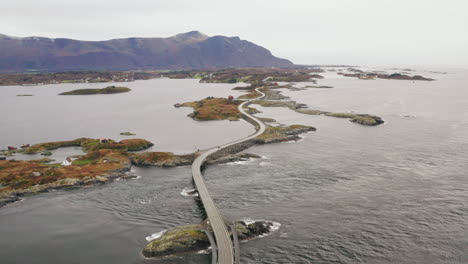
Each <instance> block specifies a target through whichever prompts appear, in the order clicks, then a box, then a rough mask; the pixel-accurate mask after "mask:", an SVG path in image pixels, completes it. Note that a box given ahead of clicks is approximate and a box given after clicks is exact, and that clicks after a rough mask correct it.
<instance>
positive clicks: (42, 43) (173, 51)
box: [0, 31, 293, 72]
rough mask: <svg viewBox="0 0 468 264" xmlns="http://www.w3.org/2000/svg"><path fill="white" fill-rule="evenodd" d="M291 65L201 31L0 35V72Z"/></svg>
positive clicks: (249, 45) (237, 40)
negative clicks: (90, 37) (89, 37)
mask: <svg viewBox="0 0 468 264" xmlns="http://www.w3.org/2000/svg"><path fill="white" fill-rule="evenodd" d="M289 66H293V63H292V62H291V61H289V60H286V59H281V58H277V57H275V56H273V54H272V53H271V52H270V51H269V50H268V49H266V48H264V47H261V46H259V45H256V44H254V43H252V42H249V41H247V40H241V39H240V38H239V37H225V36H221V35H218V36H211V37H210V36H207V35H205V34H203V33H201V32H199V31H190V32H186V33H181V34H177V35H174V36H171V37H167V38H140V37H132V38H120V39H110V40H104V41H83V40H75V39H69V38H44V37H36V36H34V37H24V38H19V37H12V36H8V35H4V34H0V72H22V71H27V70H38V71H70V70H137V69H189V68H190V69H197V68H219V67H289Z"/></svg>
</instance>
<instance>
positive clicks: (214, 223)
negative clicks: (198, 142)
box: [192, 88, 266, 264]
mask: <svg viewBox="0 0 468 264" xmlns="http://www.w3.org/2000/svg"><path fill="white" fill-rule="evenodd" d="M255 90H256V91H257V92H259V93H260V94H262V95H261V96H260V97H257V98H254V99H250V100H246V101H245V102H243V103H242V104H240V105H239V107H238V108H239V111H240V112H241V113H242V114H243V115H244V117H245V118H248V119H250V121H252V122H254V123H256V124H257V125H258V130H257V131H256V132H255V133H254V134H253V135H251V136H249V137H247V138H243V139H240V140H237V141H235V142H231V143H228V144H225V145H222V146H219V147H214V148H211V149H208V150H205V151H204V152H203V153H202V154H201V155H200V156H198V158H197V159H195V161H194V162H193V164H192V175H193V180H194V182H195V185H196V187H197V190H198V194H199V197H200V199H201V201H202V203H203V206H204V207H205V211H206V214H207V216H208V223H209V224H210V225H211V227H212V230H213V233H214V239H213V237H212V236H211V234H208V237H209V238H210V241H211V244H212V251H213V254H212V263H213V264H215V263H218V264H234V263H239V256H240V249H239V241H238V239H237V234H236V230H235V228H234V225H230V224H229V223H227V222H226V221H225V219H224V218H223V215H222V214H221V212H220V211H219V209H218V207H217V206H216V204H215V202H214V200H213V198H212V197H211V195H210V193H209V192H208V188H206V185H205V181H204V180H203V177H202V173H201V167H202V165H203V163H204V162H205V161H206V159H207V158H208V157H209V156H210V155H212V154H214V153H216V152H218V151H221V150H223V149H225V148H227V147H230V146H232V145H235V144H238V143H242V142H244V141H248V140H251V139H253V138H255V137H257V136H259V135H261V134H263V132H264V131H265V129H266V127H265V124H264V123H263V122H262V121H260V120H259V119H257V118H255V117H254V116H252V115H250V114H249V113H247V112H246V111H245V110H244V109H243V107H244V106H245V105H246V104H248V103H249V102H251V101H253V100H257V99H260V98H263V97H264V96H265V94H264V93H262V92H260V91H259V90H258V88H257V89H255ZM228 226H229V228H230V229H231V231H232V234H233V240H234V241H233V240H231V236H230V234H229V231H228Z"/></svg>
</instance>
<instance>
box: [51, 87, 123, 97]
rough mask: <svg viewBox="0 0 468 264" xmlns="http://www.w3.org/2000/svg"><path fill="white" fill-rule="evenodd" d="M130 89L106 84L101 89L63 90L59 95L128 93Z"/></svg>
mask: <svg viewBox="0 0 468 264" xmlns="http://www.w3.org/2000/svg"><path fill="white" fill-rule="evenodd" d="M130 91H131V89H130V88H127V87H115V86H107V87H106V88H102V89H77V90H73V91H69V92H64V93H61V94H59V95H90V94H118V93H128V92H130Z"/></svg>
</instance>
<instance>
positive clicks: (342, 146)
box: [0, 72, 468, 264]
mask: <svg viewBox="0 0 468 264" xmlns="http://www.w3.org/2000/svg"><path fill="white" fill-rule="evenodd" d="M424 75H425V76H428V77H434V78H436V79H439V80H438V81H437V82H428V83H427V82H424V83H423V82H416V83H412V82H408V81H388V80H376V81H362V80H355V79H351V78H344V77H340V76H337V75H335V74H331V73H330V74H329V75H327V76H326V79H323V80H321V81H319V84H320V85H331V86H334V87H335V88H334V89H310V90H307V91H298V92H293V91H285V93H287V94H288V95H289V96H291V97H292V98H293V99H294V100H297V101H298V102H301V103H306V104H308V105H310V106H311V108H319V109H321V110H332V111H348V110H349V111H356V112H362V113H370V114H376V115H379V116H382V117H383V118H384V120H385V121H386V124H385V125H383V126H379V127H363V126H359V125H357V124H354V123H351V122H349V121H347V120H344V119H338V118H330V117H324V116H308V115H301V114H298V113H296V112H293V111H291V110H289V109H282V108H261V107H258V108H259V109H261V110H262V111H263V113H262V114H259V116H264V117H274V118H275V119H277V120H278V121H279V122H281V123H284V124H305V125H314V126H316V127H317V129H318V130H317V132H315V133H310V134H308V135H307V136H306V137H305V139H304V140H302V141H300V142H297V143H292V144H274V145H263V146H256V147H253V148H251V149H249V150H248V151H249V152H253V153H256V154H258V155H261V156H263V157H266V158H264V159H260V160H255V161H251V162H247V163H243V164H237V165H231V166H224V165H219V166H211V167H208V169H207V170H206V172H205V179H206V181H207V185H208V188H209V189H210V192H211V193H212V194H213V196H214V199H215V200H216V202H217V203H218V204H219V208H220V210H222V212H223V214H225V215H226V216H227V217H228V218H229V219H244V218H251V219H268V220H272V221H275V222H278V223H281V227H280V229H279V231H278V232H276V233H273V234H272V235H271V236H268V237H266V238H263V239H257V240H253V241H250V242H248V243H242V244H241V252H242V263H456V264H462V263H468V254H467V253H466V252H467V251H466V248H467V245H468V233H467V229H466V223H467V222H468V209H467V208H468V206H467V204H468V182H467V180H466V171H468V164H467V163H466V160H467V159H468V114H467V113H468V90H466V88H465V84H466V83H468V73H467V72H458V73H449V74H447V75H435V76H431V75H430V74H424ZM176 82H177V81H176ZM18 93H20V92H18ZM21 93H23V92H21ZM54 93H55V92H54ZM223 93H224V94H228V93H229V91H227V89H226V90H224V91H223ZM187 96H188V95H187ZM192 96H193V95H192ZM2 98H3V96H2ZM351 99H352V100H351ZM173 101H183V100H179V99H175V100H173ZM171 103H172V102H170V103H168V104H171ZM2 107H3V106H2ZM135 107H137V106H135ZM137 108H138V107H137ZM169 108H170V109H171V111H172V110H174V109H172V108H171V107H169V106H168V109H169ZM131 109H132V107H129V108H128V109H127V111H128V112H131V111H132V110H131ZM168 111H169V110H168ZM121 112H122V113H123V112H126V111H123V110H122V111H121ZM158 113H162V112H158ZM158 113H156V114H155V115H158ZM174 115H175V114H174ZM403 115H414V116H415V117H414V118H407V117H404V116H403ZM174 118H175V117H174ZM182 118H185V119H187V120H189V119H188V118H186V117H185V113H184V114H181V119H182ZM155 119H157V118H155ZM1 122H4V121H1ZM10 122H12V121H11V120H10ZM177 122H179V121H177ZM13 123H15V122H13ZM17 123H20V122H19V121H18V122H17ZM208 123H211V122H208ZM208 123H202V124H201V125H205V124H207V125H208ZM215 123H216V122H215ZM220 123H221V124H224V125H226V124H229V128H228V129H227V130H230V131H236V129H239V131H241V132H239V133H238V134H236V133H232V134H228V135H226V134H223V133H224V132H223V131H224V130H222V128H220V127H222V125H221V126H220V127H216V129H220V130H215V129H214V130H213V131H219V134H220V135H218V136H217V138H218V139H219V140H220V141H223V140H225V141H229V140H231V139H232V138H238V137H242V136H244V135H246V134H249V132H251V128H250V127H248V126H243V125H242V126H240V125H239V127H236V126H237V124H242V123H240V122H237V123H228V122H224V123H223V122H220ZM233 124H234V125H233ZM231 125H232V130H231ZM18 126H19V125H18ZM182 126H185V125H182ZM2 128H3V126H2ZM94 129H96V130H95V131H101V129H102V128H98V126H96V127H93V129H92V130H93V131H94ZM148 129H149V127H148ZM111 130H112V131H113V132H114V131H115V133H117V132H120V130H122V131H126V130H130V131H132V130H133V129H132V128H125V129H123V128H120V127H118V129H117V128H115V127H114V128H112V129H110V130H107V131H109V133H110V131H111ZM151 132H152V131H147V132H140V131H137V134H140V133H151ZM2 133H5V132H4V131H2ZM158 133H159V132H158ZM5 134H8V133H5ZM98 134H99V133H98V132H96V135H98ZM8 135H10V134H8ZM106 135H107V134H106ZM161 135H164V133H163V134H161ZM176 136H177V137H176ZM212 137H214V136H213V134H202V135H200V137H199V138H197V137H190V138H189V139H188V140H187V141H182V142H179V141H174V140H172V141H171V144H173V148H174V149H185V148H187V147H186V146H187V145H190V144H200V143H199V142H210V140H211V138H212ZM231 137H232V138H231ZM173 138H178V135H173ZM12 140H13V139H12ZM2 142H3V141H2ZM156 142H157V141H156ZM184 142H185V143H184ZM186 142H190V143H186ZM184 146H185V147H184ZM133 170H134V173H135V174H136V175H139V176H141V178H139V179H138V180H128V181H125V180H120V181H116V182H113V183H110V184H106V185H100V186H94V187H90V188H84V189H80V190H72V191H57V192H54V193H46V194H41V195H38V196H34V197H27V198H26V200H25V201H24V202H21V203H16V204H12V205H10V206H7V207H5V208H2V209H0V233H1V234H2V238H1V239H0V257H1V259H2V263H63V262H71V263H97V262H99V263H210V256H209V255H203V254H200V255H189V256H181V257H178V258H173V259H164V260H145V259H143V257H142V256H141V255H140V250H141V249H142V248H143V246H144V245H145V244H146V242H147V241H146V239H145V238H146V237H148V236H151V235H152V234H155V233H158V232H160V231H163V230H166V229H168V228H171V227H174V226H177V225H182V224H193V223H199V222H200V221H201V220H202V215H203V212H202V210H201V209H200V208H199V207H198V204H197V203H196V202H195V201H194V199H193V197H186V196H183V195H181V192H182V190H183V189H184V188H186V187H190V186H191V185H192V180H191V175H190V167H180V168H174V169H160V168H134V169H133ZM25 252H27V254H26V253H25Z"/></svg>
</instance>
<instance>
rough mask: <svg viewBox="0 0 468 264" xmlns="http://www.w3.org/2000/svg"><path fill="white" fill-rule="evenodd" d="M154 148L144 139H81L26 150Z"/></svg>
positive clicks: (39, 145) (123, 149) (46, 144)
mask: <svg viewBox="0 0 468 264" xmlns="http://www.w3.org/2000/svg"><path fill="white" fill-rule="evenodd" d="M151 146H153V143H151V142H149V141H147V140H144V139H138V138H134V139H125V140H122V141H118V142H117V141H114V140H112V139H104V140H99V139H91V138H79V139H75V140H70V141H57V142H47V143H39V144H35V145H32V146H31V147H29V148H26V149H25V150H24V153H25V154H35V153H40V152H43V151H47V150H54V149H58V148H63V147H81V148H82V149H83V151H85V152H88V151H94V150H98V149H115V150H121V151H138V150H143V149H147V148H149V147H151Z"/></svg>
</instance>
